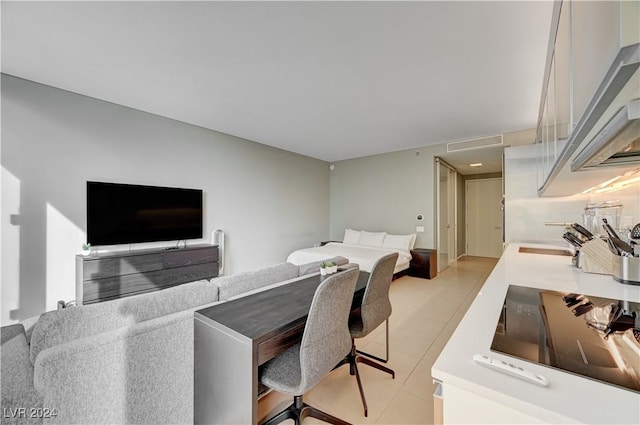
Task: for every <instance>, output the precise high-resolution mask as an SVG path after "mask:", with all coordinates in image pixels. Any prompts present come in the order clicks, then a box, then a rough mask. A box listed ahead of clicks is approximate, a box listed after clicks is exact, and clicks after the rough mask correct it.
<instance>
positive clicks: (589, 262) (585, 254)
mask: <svg viewBox="0 0 640 425" xmlns="http://www.w3.org/2000/svg"><path fill="white" fill-rule="evenodd" d="M580 252H581V253H582V258H581V259H580V266H581V267H582V271H584V272H587V273H597V274H609V275H611V274H613V272H614V270H615V266H616V262H615V260H616V257H617V256H616V255H613V253H612V252H611V251H609V246H608V245H607V243H606V242H605V241H603V240H602V239H600V238H595V239H592V240H590V241H589V242H586V243H585V244H584V245H583V246H582V247H581V248H580Z"/></svg>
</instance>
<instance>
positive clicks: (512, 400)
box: [432, 243, 640, 424]
mask: <svg viewBox="0 0 640 425" xmlns="http://www.w3.org/2000/svg"><path fill="white" fill-rule="evenodd" d="M520 246H523V247H540V248H555V249H557V248H558V247H557V246H548V245H538V244H530V243H522V244H515V243H513V244H511V245H510V246H509V247H508V248H507V249H506V251H505V253H504V254H503V256H502V258H501V259H500V261H499V262H498V264H497V265H496V267H495V269H494V270H493V272H492V273H491V275H490V276H489V278H488V279H487V281H486V283H485V284H484V286H483V287H482V289H481V290H480V292H479V293H478V295H477V297H476V299H475V300H474V302H473V304H472V305H471V306H470V307H469V310H468V311H467V313H466V315H465V316H464V318H463V319H462V321H461V322H460V325H459V326H458V328H457V329H456V331H455V332H454V334H453V336H452V337H451V339H450V340H449V342H448V343H447V345H446V347H445V348H444V350H443V351H442V353H441V354H440V356H439V357H438V359H437V361H436V362H435V364H434V365H433V368H432V376H433V378H434V379H437V380H438V381H441V382H443V383H444V387H443V388H444V394H443V397H444V400H445V401H444V403H446V400H447V398H446V397H447V395H446V387H447V385H453V386H456V387H459V388H461V389H464V390H467V391H470V392H472V393H475V394H478V395H480V396H482V397H486V398H489V399H491V400H494V401H496V402H498V403H501V404H505V405H507V406H510V407H511V408H513V409H516V410H519V411H521V412H523V413H526V414H528V415H530V416H533V417H537V418H540V419H542V420H544V421H546V422H550V423H590V424H613V423H630V424H631V423H632V424H640V394H638V393H636V392H633V391H629V390H624V389H621V388H617V387H614V386H612V385H608V384H604V383H601V382H598V381H595V380H592V379H589V378H585V377H581V376H578V375H573V374H570V373H567V372H562V371H559V370H556V369H553V368H551V367H547V366H542V365H538V364H535V363H531V362H528V361H525V360H520V359H517V358H514V357H510V356H506V355H504V354H501V353H498V352H492V351H491V350H490V346H491V342H492V340H493V336H494V333H495V329H496V324H497V323H498V318H499V316H500V312H501V310H502V306H503V303H504V298H505V295H506V293H507V289H508V287H509V285H518V286H528V287H534V288H542V289H550V290H556V291H562V292H575V293H579V294H585V295H592V296H601V297H606V298H612V299H618V300H629V301H634V302H639V303H640V286H633V285H623V284H621V283H618V282H616V281H614V280H613V278H612V277H611V276H606V275H596V274H589V273H584V272H583V271H581V270H579V269H577V268H575V267H574V266H573V265H572V264H571V257H569V256H558V255H545V254H531V253H520V252H518V250H519V248H520ZM474 354H484V355H488V356H491V357H494V358H497V359H500V360H507V361H509V362H510V363H513V364H514V365H516V366H521V367H523V368H525V369H528V370H530V371H532V372H534V373H537V374H540V375H542V376H544V377H546V378H547V379H548V381H549V386H548V387H539V386H537V385H534V384H531V383H528V382H525V381H522V380H519V379H516V378H513V377H511V376H508V375H505V374H502V373H499V372H497V371H494V370H491V369H487V368H485V367H482V366H480V365H478V364H476V363H475V362H474V361H473V355H474ZM445 420H446V418H445Z"/></svg>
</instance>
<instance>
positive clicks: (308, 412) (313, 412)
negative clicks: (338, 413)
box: [300, 404, 351, 425]
mask: <svg viewBox="0 0 640 425" xmlns="http://www.w3.org/2000/svg"><path fill="white" fill-rule="evenodd" d="M307 416H311V417H312V418H316V419H320V420H321V421H323V422H327V423H330V424H334V425H351V424H350V423H349V422H346V421H343V420H342V419H340V418H336V417H335V416H333V415H330V414H328V413H327V412H323V411H322V410H319V409H316V408H315V407H313V406H309V405H308V404H305V407H304V408H303V411H302V412H301V413H300V422H302V420H303V419H304V418H306V417H307Z"/></svg>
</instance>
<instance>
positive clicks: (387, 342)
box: [356, 319, 389, 363]
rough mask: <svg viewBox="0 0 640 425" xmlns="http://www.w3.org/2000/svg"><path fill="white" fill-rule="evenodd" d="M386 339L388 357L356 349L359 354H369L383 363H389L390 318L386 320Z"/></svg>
mask: <svg viewBox="0 0 640 425" xmlns="http://www.w3.org/2000/svg"><path fill="white" fill-rule="evenodd" d="M385 339H386V343H385V351H386V358H384V359H383V358H381V357H378V356H374V355H373V354H369V353H365V352H364V351H360V350H356V351H357V352H358V354H362V355H363V356H367V357H369V358H372V359H374V360H377V361H379V362H382V363H387V362H388V361H389V319H387V320H385Z"/></svg>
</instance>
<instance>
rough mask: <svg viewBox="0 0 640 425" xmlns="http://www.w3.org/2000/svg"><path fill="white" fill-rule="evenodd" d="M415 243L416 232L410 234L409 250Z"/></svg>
mask: <svg viewBox="0 0 640 425" xmlns="http://www.w3.org/2000/svg"><path fill="white" fill-rule="evenodd" d="M415 245H416V234H415V233H412V234H411V243H410V244H409V250H412V249H413V247H414V246H415Z"/></svg>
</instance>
